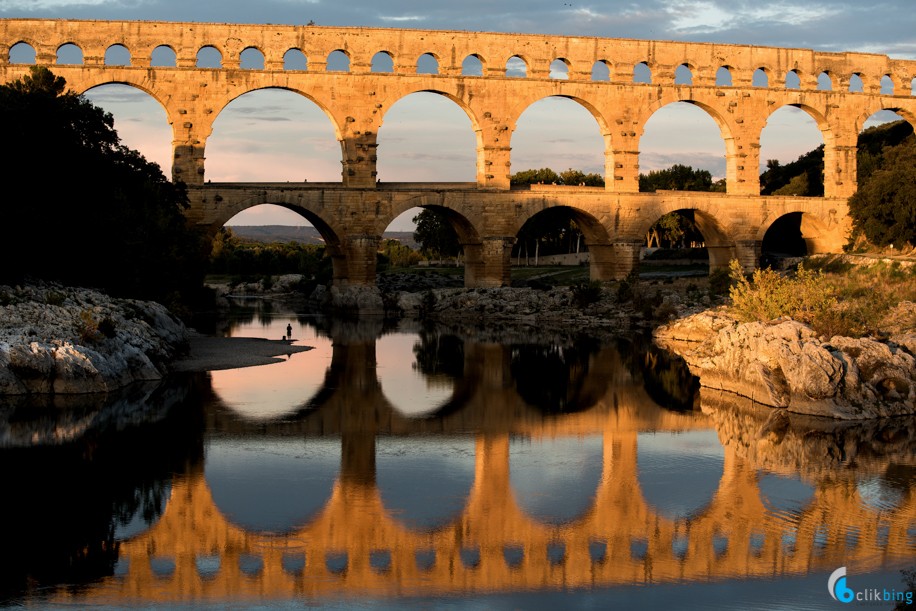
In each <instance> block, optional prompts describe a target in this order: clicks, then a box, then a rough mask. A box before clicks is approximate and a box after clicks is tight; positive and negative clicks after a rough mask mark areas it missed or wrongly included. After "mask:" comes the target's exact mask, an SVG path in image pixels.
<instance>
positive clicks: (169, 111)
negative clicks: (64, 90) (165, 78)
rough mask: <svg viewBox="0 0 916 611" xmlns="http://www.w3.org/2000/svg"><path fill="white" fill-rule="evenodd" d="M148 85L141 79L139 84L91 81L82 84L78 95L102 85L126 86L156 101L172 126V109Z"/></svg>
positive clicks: (122, 81) (116, 81) (123, 81)
mask: <svg viewBox="0 0 916 611" xmlns="http://www.w3.org/2000/svg"><path fill="white" fill-rule="evenodd" d="M148 83H149V81H147V80H146V79H141V81H140V82H137V83H133V82H130V81H127V80H123V79H122V80H115V81H111V80H98V81H94V82H93V81H89V82H84V83H83V84H84V85H85V87H84V88H83V89H82V90H80V91H79V92H78V93H79V94H81V95H82V94H84V93H86V92H88V91H90V90H92V89H95V88H96V87H102V86H104V85H126V86H128V87H133V88H134V89H139V90H140V91H142V92H143V93H145V94H146V95H148V96H149V97H151V98H152V99H154V100H156V103H158V104H159V106H161V107H162V109H163V110H164V111H165V115H166V117H167V118H168V121H169V124H170V125H173V124H174V120H175V117H173V116H172V109H171V108H169V105H168V104H166V103H165V102H164V101H163V100H162V99H161V98H160V97H159V92H158V91H156V90H155V89H152V88H150V87H148V86H147V85H148Z"/></svg>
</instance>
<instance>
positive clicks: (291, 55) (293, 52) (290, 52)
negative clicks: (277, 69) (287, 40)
mask: <svg viewBox="0 0 916 611" xmlns="http://www.w3.org/2000/svg"><path fill="white" fill-rule="evenodd" d="M283 69H284V70H301V71H303V72H304V71H306V70H308V59H306V57H305V53H303V52H302V49H296V48H293V49H287V51H286V53H284V54H283Z"/></svg>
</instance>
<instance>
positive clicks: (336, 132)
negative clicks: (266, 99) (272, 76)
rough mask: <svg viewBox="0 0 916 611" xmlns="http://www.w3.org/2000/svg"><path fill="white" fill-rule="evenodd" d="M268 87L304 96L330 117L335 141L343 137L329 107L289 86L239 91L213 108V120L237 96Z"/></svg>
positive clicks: (261, 88) (304, 92)
mask: <svg viewBox="0 0 916 611" xmlns="http://www.w3.org/2000/svg"><path fill="white" fill-rule="evenodd" d="M269 89H279V90H283V91H291V92H293V93H295V94H298V95H301V96H302V97H304V98H305V99H307V100H308V101H309V102H312V103H313V104H315V105H316V106H317V107H318V108H320V109H321V111H322V112H323V113H324V114H325V115H326V116H327V117H328V119H330V121H331V125H332V126H333V128H334V137H335V138H336V139H337V141H338V142H339V141H340V140H342V139H343V135H342V130H341V124H340V122H339V121H338V120H337V118H336V117H335V116H334V114H333V113H332V112H331V111H330V109H329V108H328V107H327V106H326V105H325V104H324V103H323V102H322V101H320V100H319V99H318V98H315V97H313V96H311V95H309V94H308V92H306V91H302V90H299V89H292V88H290V87H273V86H268V87H256V88H254V89H249V90H247V91H243V92H241V93H239V94H238V95H236V96H235V97H232V98H229V99H226V100H224V101H223V104H222V105H221V106H220V107H219V108H214V109H213V110H214V113H213V114H214V117H213V120H214V121H215V120H216V119H218V118H219V115H220V113H222V112H223V111H224V110H225V109H226V107H227V106H229V104H231V103H232V102H234V101H235V100H237V99H239V98H240V97H242V96H243V95H247V94H249V93H254V92H256V91H261V90H269ZM211 125H212V123H211ZM208 135H209V134H208Z"/></svg>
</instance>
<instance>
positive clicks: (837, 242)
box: [756, 210, 845, 255]
mask: <svg viewBox="0 0 916 611" xmlns="http://www.w3.org/2000/svg"><path fill="white" fill-rule="evenodd" d="M771 230H773V232H774V233H773V234H771V235H769V241H768V234H770V232H771ZM780 235H781V236H783V238H784V239H783V240H780ZM756 237H757V240H759V241H760V242H761V244H763V246H764V248H766V247H769V249H768V250H767V252H769V253H776V254H788V255H792V253H793V252H798V251H800V250H801V249H802V248H804V253H803V254H807V255H814V254H819V253H829V252H837V250H838V249H839V248H840V247H841V246H842V245H843V244H844V243H845V242H844V237H845V236H838V235H837V234H836V231H831V230H830V226H829V225H828V224H827V223H826V222H825V221H824V220H823V219H821V218H818V217H817V216H815V215H813V214H812V213H810V212H805V211H804V210H792V211H788V212H776V213H773V214H771V215H770V216H769V217H768V218H767V219H766V220H765V221H764V222H763V224H762V225H761V226H760V229H759V230H758V231H757V236H756ZM774 242H775V243H774ZM778 247H783V248H788V249H790V252H786V251H785V250H776V248H778ZM792 249H794V251H793V250H792Z"/></svg>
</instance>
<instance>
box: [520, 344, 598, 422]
mask: <svg viewBox="0 0 916 611" xmlns="http://www.w3.org/2000/svg"><path fill="white" fill-rule="evenodd" d="M600 348H601V347H600V345H599V344H598V342H596V341H592V340H590V339H584V338H582V339H576V340H572V341H570V342H567V343H565V344H562V345H560V344H535V343H531V344H513V345H512V346H511V348H510V354H511V356H510V360H509V370H510V371H511V372H512V378H513V379H514V380H515V389H516V391H517V392H518V394H519V396H520V397H521V398H522V400H523V401H524V402H525V403H526V404H528V405H530V406H531V407H534V408H535V409H537V410H539V411H541V412H542V413H545V414H570V413H575V412H583V411H587V410H589V409H591V408H592V407H594V406H595V405H596V404H597V403H598V402H599V401H600V400H601V398H602V397H604V396H605V395H606V394H607V390H608V384H609V381H608V380H607V379H606V378H605V377H603V375H602V374H603V373H605V372H604V371H602V370H601V365H602V363H600V362H599V360H598V359H599V358H600V357H599V354H600Z"/></svg>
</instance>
